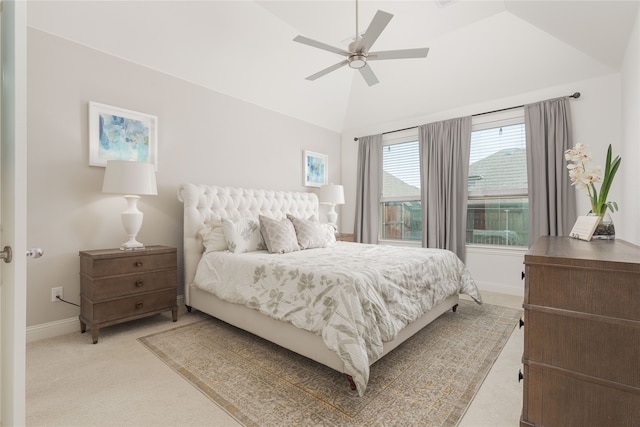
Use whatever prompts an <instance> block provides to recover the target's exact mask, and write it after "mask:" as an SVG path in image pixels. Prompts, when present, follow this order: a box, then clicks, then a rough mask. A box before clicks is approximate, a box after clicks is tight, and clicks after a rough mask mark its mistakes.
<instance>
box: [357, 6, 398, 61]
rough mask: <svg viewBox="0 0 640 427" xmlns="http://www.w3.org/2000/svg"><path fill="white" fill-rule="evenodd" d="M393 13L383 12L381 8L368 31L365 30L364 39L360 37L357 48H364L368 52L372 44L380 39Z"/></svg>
mask: <svg viewBox="0 0 640 427" xmlns="http://www.w3.org/2000/svg"><path fill="white" fill-rule="evenodd" d="M391 18H393V15H392V14H390V13H387V12H383V11H381V10H379V11H377V12H376V15H375V16H374V17H373V19H372V20H371V23H370V24H369V27H368V28H367V31H365V32H364V35H363V36H362V39H360V43H358V48H357V49H356V50H361V49H362V50H364V51H365V52H368V51H369V49H371V46H373V44H374V43H375V42H376V40H378V37H380V34H382V31H384V29H385V27H386V26H387V24H388V23H389V21H391Z"/></svg>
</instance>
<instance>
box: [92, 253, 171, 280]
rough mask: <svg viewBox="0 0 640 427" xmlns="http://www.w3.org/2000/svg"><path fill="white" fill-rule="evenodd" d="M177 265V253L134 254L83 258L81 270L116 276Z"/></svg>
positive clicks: (95, 274)
mask: <svg viewBox="0 0 640 427" xmlns="http://www.w3.org/2000/svg"><path fill="white" fill-rule="evenodd" d="M176 266H177V261H176V254H175V253H166V254H162V253H161V254H157V255H143V254H134V255H127V256H126V257H124V258H106V259H91V258H87V257H83V258H82V264H81V271H82V272H83V273H87V272H91V275H92V276H93V277H94V278H96V277H105V276H116V275H120V274H135V273H144V272H147V271H153V270H158V269H164V268H173V267H176Z"/></svg>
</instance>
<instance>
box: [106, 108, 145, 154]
mask: <svg viewBox="0 0 640 427" xmlns="http://www.w3.org/2000/svg"><path fill="white" fill-rule="evenodd" d="M99 135H100V147H99V150H98V156H99V157H100V158H103V159H109V160H134V161H137V162H148V161H149V127H148V126H147V124H146V123H144V122H142V121H140V120H135V119H128V118H126V117H120V116H115V115H111V114H100V130H99Z"/></svg>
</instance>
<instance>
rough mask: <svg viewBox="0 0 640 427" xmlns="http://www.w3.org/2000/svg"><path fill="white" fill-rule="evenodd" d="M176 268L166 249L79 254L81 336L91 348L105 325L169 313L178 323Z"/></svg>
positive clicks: (172, 252) (173, 256) (170, 250)
mask: <svg viewBox="0 0 640 427" xmlns="http://www.w3.org/2000/svg"><path fill="white" fill-rule="evenodd" d="M177 266H178V260H177V251H176V248H172V247H168V246H147V247H146V248H144V249H136V250H133V251H123V250H120V249H103V250H95V251H82V252H80V331H81V332H83V333H84V332H86V330H87V326H88V327H89V328H90V329H91V337H92V338H93V343H94V344H96V343H97V342H98V333H99V331H100V329H101V328H104V327H106V326H111V325H115V324H118V323H122V322H127V321H129V320H135V319H140V318H142V317H147V316H151V315H153V314H157V313H160V312H163V311H168V310H171V315H172V317H173V321H174V322H175V321H177V320H178V304H177V301H176V300H177V296H178V295H177V293H178V273H177V271H178V268H177Z"/></svg>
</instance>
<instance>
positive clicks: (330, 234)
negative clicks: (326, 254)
mask: <svg viewBox="0 0 640 427" xmlns="http://www.w3.org/2000/svg"><path fill="white" fill-rule="evenodd" d="M322 231H323V232H324V238H325V239H326V240H325V246H324V247H325V248H330V247H332V246H335V244H336V229H335V228H333V226H332V225H331V224H322Z"/></svg>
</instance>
